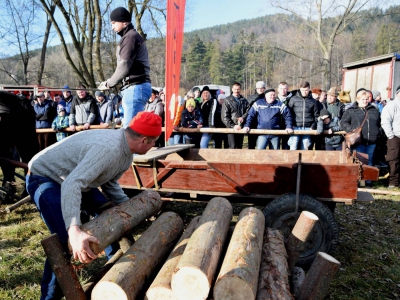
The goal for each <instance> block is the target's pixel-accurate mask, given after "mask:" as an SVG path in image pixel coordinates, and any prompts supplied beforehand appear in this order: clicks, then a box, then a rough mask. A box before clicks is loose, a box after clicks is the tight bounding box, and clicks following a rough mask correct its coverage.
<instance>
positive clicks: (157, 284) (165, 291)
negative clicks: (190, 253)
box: [145, 216, 200, 300]
mask: <svg viewBox="0 0 400 300" xmlns="http://www.w3.org/2000/svg"><path fill="white" fill-rule="evenodd" d="M199 220H200V216H198V217H195V218H193V220H192V221H191V222H190V224H189V225H188V227H187V228H186V230H185V232H184V233H183V234H182V236H181V238H180V239H179V241H178V243H177V244H176V246H175V248H174V250H173V251H172V252H171V254H170V255H169V256H168V258H167V262H166V263H165V264H164V266H163V267H162V268H161V270H160V272H159V273H158V275H157V277H156V278H155V279H154V281H153V283H152V284H151V286H150V287H149V289H148V290H147V292H146V298H145V299H146V300H175V299H177V298H176V297H175V295H174V293H173V292H172V288H171V279H172V275H173V273H174V271H175V268H176V266H177V264H178V262H179V260H180V259H181V257H182V254H183V252H184V251H185V249H186V246H187V243H188V242H189V239H190V237H191V236H192V234H193V232H194V231H195V229H196V228H197V225H198V223H199Z"/></svg>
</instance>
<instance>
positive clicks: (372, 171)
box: [361, 165, 379, 181]
mask: <svg viewBox="0 0 400 300" xmlns="http://www.w3.org/2000/svg"><path fill="white" fill-rule="evenodd" d="M361 175H362V176H361V179H362V180H374V181H378V180H379V169H378V168H376V167H373V166H368V165H362V174H361Z"/></svg>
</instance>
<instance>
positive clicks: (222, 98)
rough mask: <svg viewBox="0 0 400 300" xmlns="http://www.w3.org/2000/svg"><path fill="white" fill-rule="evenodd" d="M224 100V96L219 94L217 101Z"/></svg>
mask: <svg viewBox="0 0 400 300" xmlns="http://www.w3.org/2000/svg"><path fill="white" fill-rule="evenodd" d="M225 98H226V95H225V94H219V95H218V101H219V100H224V99H225Z"/></svg>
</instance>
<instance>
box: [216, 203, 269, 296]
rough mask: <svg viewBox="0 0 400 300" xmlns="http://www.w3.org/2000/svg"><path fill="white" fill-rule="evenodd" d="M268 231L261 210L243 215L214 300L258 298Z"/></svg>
mask: <svg viewBox="0 0 400 300" xmlns="http://www.w3.org/2000/svg"><path fill="white" fill-rule="evenodd" d="M264 227H265V218H264V214H263V213H262V212H261V211H260V210H258V209H257V208H254V207H249V208H246V209H244V210H242V212H241V213H240V214H239V218H238V221H237V224H236V226H235V230H234V231H233V234H232V237H231V240H230V243H229V246H228V249H227V251H226V254H225V258H224V261H223V263H222V266H221V271H220V273H219V275H218V278H217V281H216V283H215V287H214V293H213V294H214V300H231V299H236V300H239V299H240V300H250V299H255V298H256V294H257V283H258V273H259V269H260V262H261V250H262V245H263V235H264Z"/></svg>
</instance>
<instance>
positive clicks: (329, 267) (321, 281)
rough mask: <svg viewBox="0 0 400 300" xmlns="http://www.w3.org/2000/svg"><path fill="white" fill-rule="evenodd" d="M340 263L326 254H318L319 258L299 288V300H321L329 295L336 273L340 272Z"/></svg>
mask: <svg viewBox="0 0 400 300" xmlns="http://www.w3.org/2000/svg"><path fill="white" fill-rule="evenodd" d="M339 267H340V262H339V261H338V260H336V259H335V258H334V257H332V256H330V255H329V254H326V253H324V252H318V254H317V257H316V258H315V259H314V262H313V263H312V265H311V268H310V270H309V271H308V273H307V275H306V278H305V279H304V281H303V283H302V285H301V286H300V288H299V292H298V295H297V297H296V299H297V300H306V299H307V300H320V299H323V298H324V297H325V296H326V295H327V293H328V288H329V284H330V283H331V281H332V279H333V277H334V276H335V274H336V272H337V271H338V270H339Z"/></svg>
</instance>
